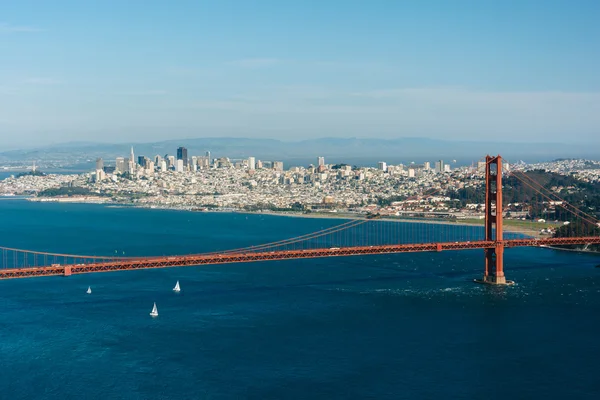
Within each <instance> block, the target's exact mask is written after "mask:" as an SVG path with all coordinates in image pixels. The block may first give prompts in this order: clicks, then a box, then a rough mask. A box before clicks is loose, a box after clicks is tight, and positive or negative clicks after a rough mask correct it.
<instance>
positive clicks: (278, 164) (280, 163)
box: [273, 161, 283, 171]
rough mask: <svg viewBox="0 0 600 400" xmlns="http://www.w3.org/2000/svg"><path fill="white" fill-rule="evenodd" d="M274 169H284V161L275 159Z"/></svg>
mask: <svg viewBox="0 0 600 400" xmlns="http://www.w3.org/2000/svg"><path fill="white" fill-rule="evenodd" d="M273 169H274V170H275V171H283V161H273Z"/></svg>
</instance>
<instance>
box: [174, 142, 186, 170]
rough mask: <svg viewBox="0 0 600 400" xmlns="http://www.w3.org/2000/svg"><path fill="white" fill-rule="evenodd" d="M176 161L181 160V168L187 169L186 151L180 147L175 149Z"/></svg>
mask: <svg viewBox="0 0 600 400" xmlns="http://www.w3.org/2000/svg"><path fill="white" fill-rule="evenodd" d="M177 159H178V160H183V167H184V168H187V166H188V156H187V149H186V148H185V147H180V148H178V149H177Z"/></svg>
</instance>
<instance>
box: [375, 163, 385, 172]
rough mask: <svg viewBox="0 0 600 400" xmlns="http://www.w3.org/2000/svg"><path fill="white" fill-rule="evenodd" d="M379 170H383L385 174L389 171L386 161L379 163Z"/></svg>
mask: <svg viewBox="0 0 600 400" xmlns="http://www.w3.org/2000/svg"><path fill="white" fill-rule="evenodd" d="M377 168H378V169H380V170H382V171H383V172H385V171H387V164H386V162H385V161H379V162H378V163H377Z"/></svg>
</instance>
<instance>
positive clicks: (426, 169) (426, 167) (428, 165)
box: [423, 161, 431, 171]
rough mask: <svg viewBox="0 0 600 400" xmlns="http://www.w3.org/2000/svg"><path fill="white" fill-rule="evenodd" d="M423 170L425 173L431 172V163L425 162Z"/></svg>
mask: <svg viewBox="0 0 600 400" xmlns="http://www.w3.org/2000/svg"><path fill="white" fill-rule="evenodd" d="M423 169H424V170H425V171H429V170H430V169H431V163H430V162H429V161H425V162H424V163H423Z"/></svg>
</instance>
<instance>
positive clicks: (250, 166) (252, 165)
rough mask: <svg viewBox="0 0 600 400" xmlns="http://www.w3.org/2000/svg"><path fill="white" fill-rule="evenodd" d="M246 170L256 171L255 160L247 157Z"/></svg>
mask: <svg viewBox="0 0 600 400" xmlns="http://www.w3.org/2000/svg"><path fill="white" fill-rule="evenodd" d="M248 169H256V158H254V157H248Z"/></svg>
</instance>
